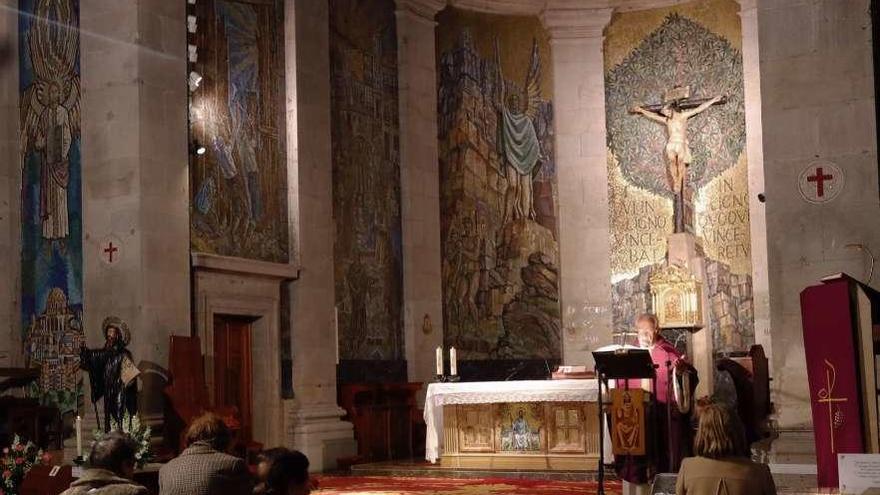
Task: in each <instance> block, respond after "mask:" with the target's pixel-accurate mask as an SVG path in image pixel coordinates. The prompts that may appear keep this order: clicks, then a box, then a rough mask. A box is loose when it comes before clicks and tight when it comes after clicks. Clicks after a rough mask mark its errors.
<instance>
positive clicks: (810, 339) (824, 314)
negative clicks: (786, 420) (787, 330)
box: [801, 280, 865, 488]
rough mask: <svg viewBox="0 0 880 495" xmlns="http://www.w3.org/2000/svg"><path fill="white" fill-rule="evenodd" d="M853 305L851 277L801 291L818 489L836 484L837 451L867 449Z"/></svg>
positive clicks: (840, 452) (844, 452) (859, 451)
mask: <svg viewBox="0 0 880 495" xmlns="http://www.w3.org/2000/svg"><path fill="white" fill-rule="evenodd" d="M853 308H854V306H853V305H852V304H851V287H850V282H848V281H847V280H839V281H834V282H830V283H824V284H822V285H817V286H813V287H808V288H807V289H805V290H804V291H803V292H801V316H802V318H803V328H804V351H805V353H806V361H807V363H806V364H807V378H808V379H809V383H810V405H811V407H812V412H813V434H814V437H815V439H816V463H817V468H818V482H819V483H818V484H819V487H829V488H837V486H838V473H837V454H846V453H862V452H864V451H865V450H864V448H865V446H864V439H863V437H862V432H863V428H862V427H863V425H862V409H861V404H860V400H861V399H860V396H859V353H858V350H857V345H858V344H857V342H858V341H857V340H856V337H855V320H854V319H855V315H854V314H853Z"/></svg>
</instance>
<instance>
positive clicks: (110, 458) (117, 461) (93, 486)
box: [61, 431, 149, 495]
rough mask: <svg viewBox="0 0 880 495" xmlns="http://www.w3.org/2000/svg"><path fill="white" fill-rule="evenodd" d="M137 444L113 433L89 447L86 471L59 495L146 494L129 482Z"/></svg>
mask: <svg viewBox="0 0 880 495" xmlns="http://www.w3.org/2000/svg"><path fill="white" fill-rule="evenodd" d="M136 452H137V443H135V441H134V440H133V439H132V438H131V437H130V436H128V435H126V434H125V433H122V432H118V431H114V432H111V433H108V434H107V435H104V438H102V439H101V440H100V441H98V442H95V444H94V445H93V446H92V452H91V453H90V454H89V469H86V471H85V472H84V473H83V475H82V477H81V478H79V479H78V480H76V481H74V482H73V483H71V484H70V488H68V489H67V490H65V491H64V492H63V493H62V494H61V495H84V494H86V493H88V494H90V495H91V494H93V495H147V494H148V493H149V492H148V491H147V489H146V488H144V487H143V486H141V485H138V484H137V483H135V482H133V481H131V477H132V476H133V475H134V465H135V460H134V456H135V453H136Z"/></svg>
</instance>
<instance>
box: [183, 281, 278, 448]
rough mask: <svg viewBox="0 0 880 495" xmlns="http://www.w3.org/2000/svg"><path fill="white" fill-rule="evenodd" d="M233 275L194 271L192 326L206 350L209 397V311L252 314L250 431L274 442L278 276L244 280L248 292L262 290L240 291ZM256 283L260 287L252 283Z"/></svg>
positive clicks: (210, 392)
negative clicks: (194, 288)
mask: <svg viewBox="0 0 880 495" xmlns="http://www.w3.org/2000/svg"><path fill="white" fill-rule="evenodd" d="M233 278H237V277H235V276H234V275H224V274H220V273H210V272H201V273H198V274H197V277H196V284H197V289H196V325H195V329H196V332H197V335H198V336H199V337H200V338H201V342H202V354H203V355H204V356H205V381H206V385H207V389H208V400H209V401H210V402H211V403H213V402H214V316H215V315H218V316H219V315H230V316H241V317H251V318H254V321H253V323H251V413H252V416H251V417H252V421H251V427H252V431H251V436H252V438H253V439H254V440H255V441H257V442H261V443H263V444H264V445H270V444H275V443H278V439H280V438H283V434H284V429H283V404H282V399H281V355H280V346H281V335H280V322H279V312H280V306H279V304H280V291H279V288H278V282H276V281H274V280H271V279H260V278H254V279H253V280H252V281H250V282H249V284H248V285H251V286H252V287H250V289H252V290H249V291H248V292H249V293H250V294H263V295H262V296H261V295H242V288H241V287H240V284H235V283H233V282H234V280H232V279H233ZM217 279H219V280H217ZM224 279H225V280H224ZM258 285H259V286H260V287H256V286H258ZM256 289H259V290H256ZM257 404H259V407H256V405H257Z"/></svg>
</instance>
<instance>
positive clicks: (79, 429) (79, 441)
mask: <svg viewBox="0 0 880 495" xmlns="http://www.w3.org/2000/svg"><path fill="white" fill-rule="evenodd" d="M82 436H83V432H82V418H81V417H79V416H77V417H76V456H77V457H80V458H82V456H83V439H82Z"/></svg>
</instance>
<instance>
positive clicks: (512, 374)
mask: <svg viewBox="0 0 880 495" xmlns="http://www.w3.org/2000/svg"><path fill="white" fill-rule="evenodd" d="M525 366H526V363H525V362H524V361H520V363H519V364H518V365H516V367H515V368H513V371H511V372H510V374H509V375H507V378H505V379H504V381H505V382H506V381H509V380H510V379H511V378H513V377H514V375H516V374H517V373H519V372H520V371H522V369H523V368H525Z"/></svg>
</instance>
